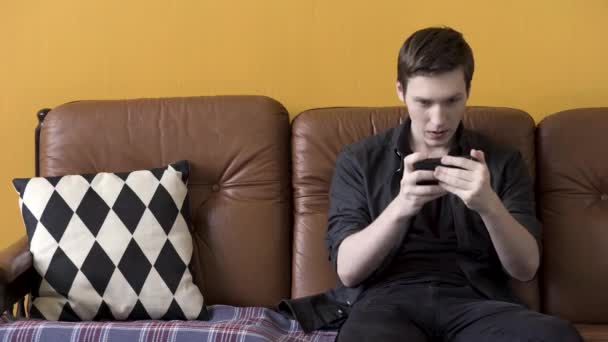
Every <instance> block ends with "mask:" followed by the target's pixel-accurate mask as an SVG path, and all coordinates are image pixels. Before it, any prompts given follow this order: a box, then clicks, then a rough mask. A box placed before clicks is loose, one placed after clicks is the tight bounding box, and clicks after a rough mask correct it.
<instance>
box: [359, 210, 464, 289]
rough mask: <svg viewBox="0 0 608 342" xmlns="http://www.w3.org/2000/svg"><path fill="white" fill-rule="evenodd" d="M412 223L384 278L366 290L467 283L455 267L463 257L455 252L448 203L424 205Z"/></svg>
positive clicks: (456, 241)
mask: <svg viewBox="0 0 608 342" xmlns="http://www.w3.org/2000/svg"><path fill="white" fill-rule="evenodd" d="M413 220H414V221H413V222H412V224H411V226H410V227H409V230H408V232H407V236H406V237H405V239H404V240H403V243H402V244H401V246H400V248H399V251H398V252H397V255H395V258H394V259H393V260H392V261H391V263H390V265H389V266H388V267H387V269H386V271H385V273H384V275H383V277H382V278H380V279H379V280H377V281H376V282H374V283H372V284H369V288H372V287H377V286H386V285H397V284H401V285H407V284H416V283H427V282H441V283H448V284H452V285H458V286H462V285H466V284H468V280H467V279H466V277H465V275H464V274H463V273H462V271H461V270H460V267H459V266H458V260H459V259H460V258H462V257H463V256H462V255H460V253H459V250H458V240H457V237H456V231H455V230H454V220H453V219H452V211H451V208H450V206H449V204H448V203H447V201H445V200H444V199H443V198H438V199H436V200H434V201H431V202H428V203H426V204H424V206H423V207H422V209H421V210H420V212H419V213H418V214H417V215H416V216H415V217H414V218H413Z"/></svg>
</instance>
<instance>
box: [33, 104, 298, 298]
mask: <svg viewBox="0 0 608 342" xmlns="http://www.w3.org/2000/svg"><path fill="white" fill-rule="evenodd" d="M289 135H290V130H289V116H288V114H287V112H286V110H285V108H284V107H283V106H282V105H281V104H279V103H278V102H276V101H274V100H272V99H269V98H267V97H261V96H218V97H191V98H166V99H138V100H117V101H78V102H72V103H68V104H65V105H61V106H59V107H57V108H55V109H53V110H52V111H51V112H49V114H48V115H47V117H46V119H45V121H44V126H43V128H42V131H41V136H40V159H39V160H40V173H41V176H58V175H65V174H80V173H96V172H101V171H114V172H116V171H128V170H136V169H147V168H153V167H158V166H161V165H165V164H168V163H171V162H174V161H177V160H180V159H186V160H189V161H190V163H191V177H190V182H189V185H188V188H189V192H190V201H191V202H190V206H191V211H192V213H191V215H192V221H193V224H194V234H193V239H194V256H193V262H192V271H193V275H194V279H195V282H196V283H197V284H198V285H199V287H200V288H201V290H202V291H203V294H204V295H205V297H206V299H207V300H208V303H209V304H214V303H222V304H232V305H265V306H270V305H274V304H276V303H277V302H278V301H279V299H281V298H284V297H288V296H289V294H290V267H291V263H290V258H291V256H290V252H291V251H290V241H291V240H290V239H291V225H292V223H291V219H292V216H291V193H290V184H289V160H290V159H289Z"/></svg>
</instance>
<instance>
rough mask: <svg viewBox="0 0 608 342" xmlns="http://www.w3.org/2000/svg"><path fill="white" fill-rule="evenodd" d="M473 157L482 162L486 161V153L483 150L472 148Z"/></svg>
mask: <svg viewBox="0 0 608 342" xmlns="http://www.w3.org/2000/svg"><path fill="white" fill-rule="evenodd" d="M471 157H473V158H475V159H477V160H478V161H479V162H481V163H482V164H485V163H486V154H485V153H484V152H483V151H482V150H474V149H472V150H471Z"/></svg>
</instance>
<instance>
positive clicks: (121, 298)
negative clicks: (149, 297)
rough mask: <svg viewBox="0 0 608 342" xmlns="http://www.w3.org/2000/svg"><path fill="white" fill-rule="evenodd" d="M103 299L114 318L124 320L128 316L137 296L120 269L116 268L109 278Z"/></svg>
mask: <svg viewBox="0 0 608 342" xmlns="http://www.w3.org/2000/svg"><path fill="white" fill-rule="evenodd" d="M103 300H104V302H106V303H108V305H109V306H110V310H112V315H113V316H114V317H115V318H116V319H120V320H124V319H127V317H129V313H131V311H132V310H133V307H134V306H135V303H137V301H138V297H137V293H135V291H133V289H132V288H131V285H129V282H128V281H127V279H125V277H124V276H123V275H122V273H121V272H120V271H118V270H116V271H114V274H112V277H111V278H110V282H109V283H108V286H107V288H106V293H105V294H104V296H103Z"/></svg>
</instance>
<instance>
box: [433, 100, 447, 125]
mask: <svg viewBox="0 0 608 342" xmlns="http://www.w3.org/2000/svg"><path fill="white" fill-rule="evenodd" d="M446 115H447V110H446V108H445V107H444V106H442V105H441V104H439V103H437V104H435V105H434V106H433V107H432V109H431V112H430V113H429V121H430V122H431V124H433V125H434V126H442V125H443V124H444V123H445V121H446Z"/></svg>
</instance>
